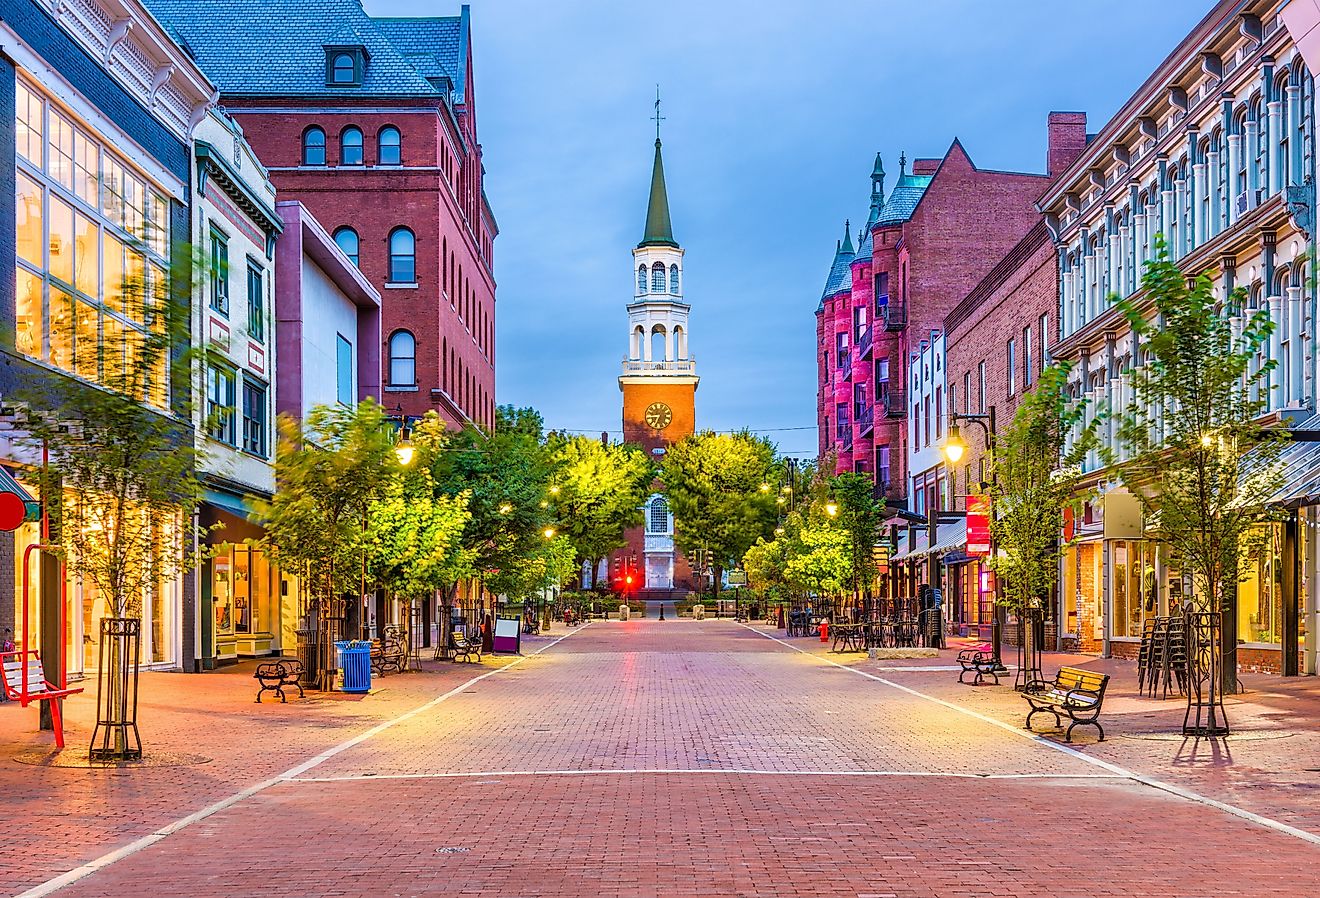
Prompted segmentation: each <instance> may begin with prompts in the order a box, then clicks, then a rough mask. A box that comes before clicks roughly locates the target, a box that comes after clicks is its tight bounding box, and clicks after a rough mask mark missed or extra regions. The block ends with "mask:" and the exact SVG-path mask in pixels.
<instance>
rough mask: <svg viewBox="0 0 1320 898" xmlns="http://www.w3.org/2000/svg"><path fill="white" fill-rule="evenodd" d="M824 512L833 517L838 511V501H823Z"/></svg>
mask: <svg viewBox="0 0 1320 898" xmlns="http://www.w3.org/2000/svg"><path fill="white" fill-rule="evenodd" d="M825 513H826V514H827V515H829V516H830V517H834V516H835V515H837V514H838V513H839V503H837V502H826V503H825Z"/></svg>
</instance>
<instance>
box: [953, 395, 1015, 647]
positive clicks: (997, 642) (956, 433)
mask: <svg viewBox="0 0 1320 898" xmlns="http://www.w3.org/2000/svg"><path fill="white" fill-rule="evenodd" d="M963 421H965V422H967V423H969V424H976V425H978V426H979V427H980V428H981V431H982V433H984V435H985V448H986V451H987V452H988V453H990V454H991V455H994V451H995V407H994V406H993V405H992V406H990V411H989V412H987V413H984V414H971V413H965V414H959V413H958V412H955V411H950V412H949V436H948V438H947V439H946V440H945V441H944V457H945V458H946V459H948V461H949V464H951V465H955V464H957V463H958V462H959V461H961V460H962V457H963V455H965V454H966V452H967V449H968V446H967V440H966V439H965V438H964V437H963V435H962V429H961V428H960V427H959V426H958V424H959V422H963ZM990 476H991V478H994V477H995V474H994V469H993V467H992V468H991V474H990ZM981 487H982V489H983V490H984V488H985V481H982V482H981ZM990 514H992V515H993V514H994V509H993V508H991V510H990ZM994 555H995V541H994V535H993V534H992V535H991V537H990V555H989V557H991V558H993V557H994ZM978 580H979V577H978ZM976 589H977V594H978V595H979V594H980V590H981V584H980V583H979V582H978V583H977V585H976ZM1003 610H1004V609H1003V608H1002V607H1001V606H1000V604H999V578H998V577H995V595H994V616H993V617H992V618H991V624H990V633H991V636H990V641H991V650H992V652H993V653H994V659H995V667H996V668H997V669H999V670H1004V669H1005V668H1004V662H1003V660H1002V655H1001V651H1000V649H1001V646H1002V645H1003V639H1004V623H1003V620H1002V617H1001V615H1002V614H1003Z"/></svg>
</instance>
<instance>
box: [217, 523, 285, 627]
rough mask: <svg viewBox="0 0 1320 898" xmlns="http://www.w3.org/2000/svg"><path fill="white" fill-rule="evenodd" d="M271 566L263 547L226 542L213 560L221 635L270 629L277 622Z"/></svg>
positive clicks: (218, 625) (218, 623)
mask: <svg viewBox="0 0 1320 898" xmlns="http://www.w3.org/2000/svg"><path fill="white" fill-rule="evenodd" d="M271 573H272V572H271V565H270V562H269V560H268V559H267V558H266V555H265V553H264V552H262V550H261V549H259V548H256V547H253V546H246V545H237V544H234V543H226V544H224V545H222V546H220V547H219V549H218V553H217V554H216V556H215V558H214V559H212V562H211V597H212V604H213V605H214V607H215V615H216V617H215V631H216V635H217V636H235V635H245V634H252V633H265V632H269V628H270V627H271V626H272V625H273V624H274V623H275V619H276V616H277V615H276V614H275V611H274V610H273V607H272V604H271V603H272V598H271V597H272V595H273V594H274V592H273V590H274V587H273V584H272V582H271V579H272V578H271Z"/></svg>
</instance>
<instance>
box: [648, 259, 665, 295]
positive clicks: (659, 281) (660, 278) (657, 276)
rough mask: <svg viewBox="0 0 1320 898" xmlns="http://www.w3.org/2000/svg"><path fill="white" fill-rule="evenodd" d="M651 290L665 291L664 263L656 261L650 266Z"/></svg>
mask: <svg viewBox="0 0 1320 898" xmlns="http://www.w3.org/2000/svg"><path fill="white" fill-rule="evenodd" d="M651 292H652V293H664V292H665V263H663V262H656V263H655V264H654V265H652V266H651Z"/></svg>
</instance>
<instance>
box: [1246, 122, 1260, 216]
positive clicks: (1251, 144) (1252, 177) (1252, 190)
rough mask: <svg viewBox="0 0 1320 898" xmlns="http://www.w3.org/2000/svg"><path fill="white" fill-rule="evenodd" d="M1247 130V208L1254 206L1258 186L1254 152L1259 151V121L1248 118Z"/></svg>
mask: <svg viewBox="0 0 1320 898" xmlns="http://www.w3.org/2000/svg"><path fill="white" fill-rule="evenodd" d="M1246 132H1247V144H1246V153H1247V208H1248V209H1254V208H1256V205H1257V203H1256V188H1258V187H1260V171H1259V170H1258V169H1257V168H1256V154H1257V153H1259V152H1260V122H1257V121H1255V120H1254V119H1248V120H1247V123H1246Z"/></svg>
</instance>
